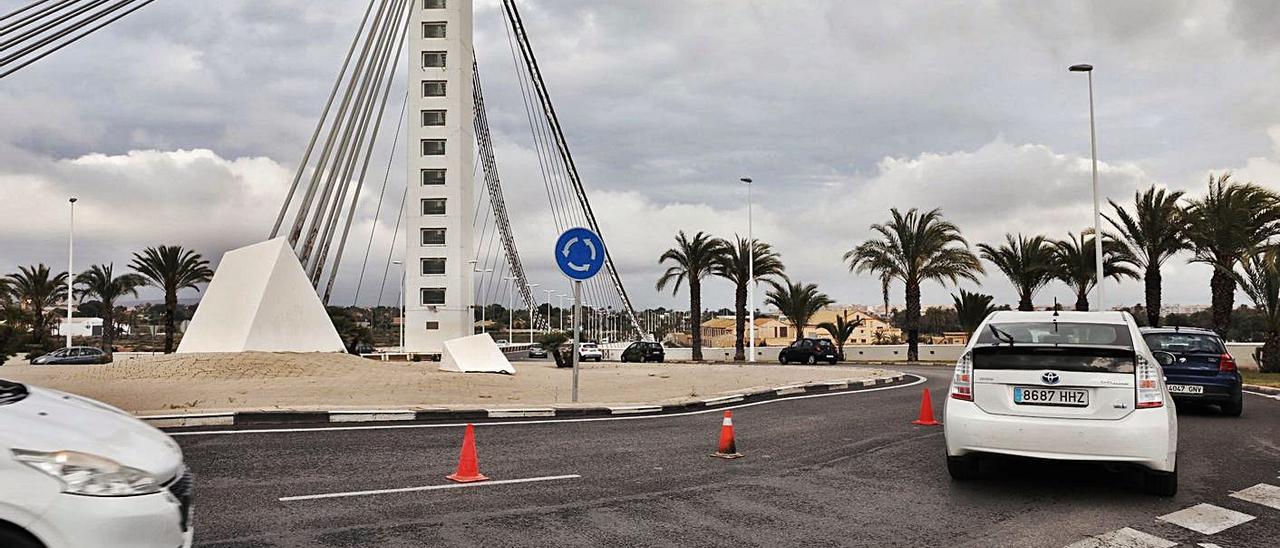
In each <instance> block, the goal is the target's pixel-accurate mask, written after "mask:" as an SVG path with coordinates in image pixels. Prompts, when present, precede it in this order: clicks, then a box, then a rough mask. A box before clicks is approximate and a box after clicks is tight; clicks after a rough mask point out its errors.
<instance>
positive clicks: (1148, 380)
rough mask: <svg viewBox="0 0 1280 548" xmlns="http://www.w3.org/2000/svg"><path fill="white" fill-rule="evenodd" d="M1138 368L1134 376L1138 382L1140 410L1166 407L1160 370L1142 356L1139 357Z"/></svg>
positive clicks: (1138, 405) (1138, 406)
mask: <svg viewBox="0 0 1280 548" xmlns="http://www.w3.org/2000/svg"><path fill="white" fill-rule="evenodd" d="M1137 362H1138V367H1137V369H1136V370H1135V371H1134V375H1135V376H1136V377H1137V381H1138V383H1137V384H1138V388H1137V390H1138V402H1137V408H1138V409H1148V408H1152V407H1162V406H1164V394H1163V393H1162V392H1161V391H1160V368H1159V367H1156V364H1154V363H1151V362H1149V361H1147V358H1146V357H1144V356H1143V355H1142V354H1138V355H1137Z"/></svg>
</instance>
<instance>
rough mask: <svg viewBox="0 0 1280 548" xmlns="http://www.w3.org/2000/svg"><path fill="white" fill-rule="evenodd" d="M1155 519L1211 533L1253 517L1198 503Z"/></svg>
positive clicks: (1245, 521)
mask: <svg viewBox="0 0 1280 548" xmlns="http://www.w3.org/2000/svg"><path fill="white" fill-rule="evenodd" d="M1156 519H1158V520H1160V521H1167V522H1169V523H1172V524H1174V525H1177V526H1178V527H1182V528H1184V529H1190V530H1192V531H1195V532H1197V533H1200V534H1202V535H1212V534H1214V533H1218V532H1220V531H1225V530H1227V529H1230V528H1232V527H1235V526H1237V525H1240V524H1241V523H1247V522H1249V521H1253V520H1254V519H1255V517H1254V516H1251V515H1249V514H1246V513H1244V512H1237V511H1235V510H1230V509H1227V508H1223V507H1221V506H1214V505H1212V504H1208V503H1200V504H1197V505H1195V506H1192V507H1190V508H1183V509H1182V510H1178V511H1177V512H1173V513H1169V514H1165V515H1163V516H1160V517H1158V518H1156Z"/></svg>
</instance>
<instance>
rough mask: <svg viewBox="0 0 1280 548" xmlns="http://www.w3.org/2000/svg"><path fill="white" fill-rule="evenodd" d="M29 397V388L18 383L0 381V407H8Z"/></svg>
mask: <svg viewBox="0 0 1280 548" xmlns="http://www.w3.org/2000/svg"><path fill="white" fill-rule="evenodd" d="M26 397H27V387H26V386H25V385H22V384H18V383H16V382H9V381H6V380H0V405H8V404H11V403H14V402H17V401H21V400H22V399H24V398H26Z"/></svg>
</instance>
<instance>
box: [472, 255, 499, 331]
mask: <svg viewBox="0 0 1280 548" xmlns="http://www.w3.org/2000/svg"><path fill="white" fill-rule="evenodd" d="M467 262H469V263H475V262H477V261H467ZM471 271H472V272H475V273H477V274H488V273H490V272H493V269H492V268H485V269H479V268H476V267H475V265H474V264H473V265H472V266H471ZM471 318H472V321H475V315H474V314H472V316H471ZM471 332H472V333H475V332H476V329H475V327H472V328H471ZM487 332H488V331H486V330H485V328H484V303H480V334H481V335H483V334H485V333H487Z"/></svg>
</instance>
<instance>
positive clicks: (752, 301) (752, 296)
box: [738, 177, 756, 362]
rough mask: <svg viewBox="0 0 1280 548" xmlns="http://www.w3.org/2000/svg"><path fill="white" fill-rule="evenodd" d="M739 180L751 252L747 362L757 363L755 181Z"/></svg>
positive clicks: (748, 178)
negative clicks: (744, 187)
mask: <svg viewBox="0 0 1280 548" xmlns="http://www.w3.org/2000/svg"><path fill="white" fill-rule="evenodd" d="M738 180H739V181H742V182H744V183H747V249H749V250H750V251H749V252H748V257H749V258H748V259H747V279H748V280H750V283H748V284H747V325H749V326H750V334H751V335H750V337H751V353H750V354H749V355H748V356H749V357H748V358H747V361H749V362H754V361H756V239H755V235H753V234H752V226H751V210H752V204H751V187H752V186H753V185H752V184H751V183H753V182H754V181H752V180H751V178H750V177H743V178H741V179H738Z"/></svg>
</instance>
